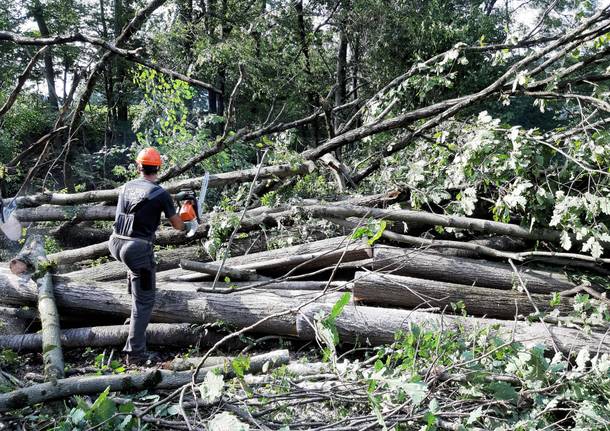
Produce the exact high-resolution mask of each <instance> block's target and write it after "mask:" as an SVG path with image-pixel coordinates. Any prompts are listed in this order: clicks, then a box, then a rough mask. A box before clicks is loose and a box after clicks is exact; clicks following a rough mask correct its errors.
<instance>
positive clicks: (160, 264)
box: [62, 246, 200, 281]
mask: <svg viewBox="0 0 610 431" xmlns="http://www.w3.org/2000/svg"><path fill="white" fill-rule="evenodd" d="M199 253H200V249H199V247H196V246H189V247H177V248H171V249H166V250H160V251H157V252H155V261H156V262H157V271H165V270H167V269H172V268H177V267H178V265H179V264H180V261H181V260H182V259H196V258H198V257H199ZM62 275H63V276H65V277H67V278H71V279H81V280H91V281H110V280H119V279H123V278H125V277H126V276H127V267H126V266H125V264H123V263H121V262H118V261H115V260H113V261H112V262H108V263H104V264H102V265H97V266H93V267H91V268H86V269H81V270H78V271H73V272H69V273H65V274H62Z"/></svg>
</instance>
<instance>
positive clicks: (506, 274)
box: [373, 245, 575, 293]
mask: <svg viewBox="0 0 610 431" xmlns="http://www.w3.org/2000/svg"><path fill="white" fill-rule="evenodd" d="M373 267H374V269H376V270H380V271H384V272H389V273H392V274H395V275H406V276H410V277H417V278H424V279H431V280H438V281H446V282H448V283H458V284H465V285H476V286H480V287H491V288H496V289H512V288H513V286H514V285H517V284H518V278H517V276H516V273H515V271H513V269H512V268H511V266H510V265H507V264H503V263H498V262H489V261H485V260H478V259H470V258H466V257H455V256H443V255H440V254H432V253H425V252H423V251H421V250H419V249H401V248H396V247H389V246H383V245H376V246H375V252H374V264H373ZM518 269H519V275H520V276H521V278H522V280H523V281H524V282H525V283H526V285H527V288H528V289H529V291H530V292H534V293H551V292H556V291H562V290H568V289H572V288H574V287H575V285H574V284H573V283H571V282H570V281H569V280H568V279H567V277H566V276H564V275H563V274H561V273H558V272H553V271H542V270H532V269H529V268H525V267H521V268H518Z"/></svg>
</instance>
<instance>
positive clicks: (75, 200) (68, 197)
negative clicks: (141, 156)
mask: <svg viewBox="0 0 610 431" xmlns="http://www.w3.org/2000/svg"><path fill="white" fill-rule="evenodd" d="M314 169H315V165H314V164H313V163H311V162H305V163H303V164H301V165H297V166H292V165H289V164H284V165H276V166H268V167H265V168H262V169H261V170H260V173H259V175H258V178H259V179H261V180H263V179H269V178H289V177H293V176H298V175H304V174H308V173H310V172H313V170H314ZM255 174H256V168H252V169H244V170H239V171H232V172H224V173H220V174H212V175H210V179H209V183H208V187H211V188H217V187H224V186H226V185H231V184H236V183H245V182H250V181H252V180H253V179H254V176H255ZM202 178H203V177H198V178H192V179H187V180H182V181H174V182H171V183H168V184H165V185H164V186H163V187H164V188H165V190H167V191H168V192H170V193H177V192H179V191H180V190H182V189H184V188H191V189H195V190H199V187H201V180H202ZM118 197H119V189H118V188H117V189H112V190H91V191H87V192H81V193H47V192H45V193H38V194H36V195H31V196H20V197H18V198H17V199H16V203H17V207H18V208H26V207H35V206H40V205H45V204H46V205H79V204H86V203H93V202H116V201H117V199H118ZM11 200H12V198H8V199H5V200H4V201H5V204H6V205H8V204H9V203H10V202H11Z"/></svg>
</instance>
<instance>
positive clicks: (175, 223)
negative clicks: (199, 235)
mask: <svg viewBox="0 0 610 431" xmlns="http://www.w3.org/2000/svg"><path fill="white" fill-rule="evenodd" d="M169 222H170V223H171V224H172V227H173V228H174V229H177V230H185V229H186V228H185V226H184V222H183V221H182V219H181V218H180V216H179V215H178V214H174V215H173V216H171V217H170V218H169Z"/></svg>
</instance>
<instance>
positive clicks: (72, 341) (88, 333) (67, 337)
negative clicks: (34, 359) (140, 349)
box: [0, 323, 221, 352]
mask: <svg viewBox="0 0 610 431" xmlns="http://www.w3.org/2000/svg"><path fill="white" fill-rule="evenodd" d="M128 335H129V326H127V325H112V326H94V327H90V328H75V329H64V330H62V331H61V335H60V337H61V345H62V347H64V348H74V347H108V346H119V345H124V344H125V340H127V336H128ZM220 338H221V335H220V334H218V333H217V332H215V331H211V330H208V329H205V328H204V327H202V326H197V325H191V324H187V323H151V324H150V325H148V327H147V328H146V342H147V343H148V344H151V345H156V346H173V347H188V346H189V345H201V346H209V345H212V344H214V343H215V342H217V341H218V340H219V339H220ZM0 348H1V349H12V350H14V351H16V352H36V351H38V352H40V351H42V336H41V334H23V335H13V336H6V335H4V336H0Z"/></svg>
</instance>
